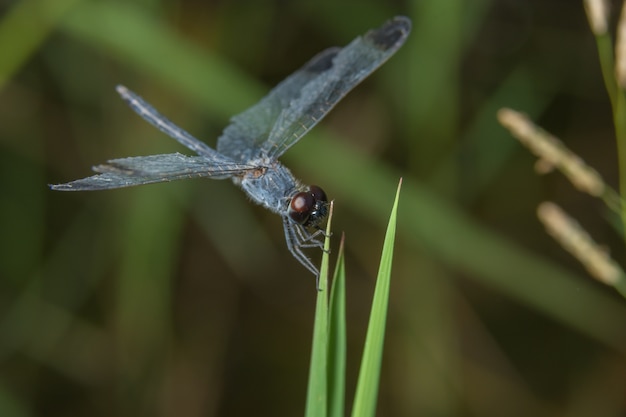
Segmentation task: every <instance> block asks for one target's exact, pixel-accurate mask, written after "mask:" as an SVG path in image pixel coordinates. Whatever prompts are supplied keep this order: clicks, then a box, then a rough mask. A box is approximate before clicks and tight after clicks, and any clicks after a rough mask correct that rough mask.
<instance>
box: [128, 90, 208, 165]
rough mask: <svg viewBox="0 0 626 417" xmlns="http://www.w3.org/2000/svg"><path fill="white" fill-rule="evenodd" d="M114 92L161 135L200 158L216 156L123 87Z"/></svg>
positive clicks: (201, 143) (206, 146) (202, 143)
mask: <svg viewBox="0 0 626 417" xmlns="http://www.w3.org/2000/svg"><path fill="white" fill-rule="evenodd" d="M116 90H117V92H118V93H119V95H120V96H121V97H122V98H123V99H124V101H125V102H126V103H127V104H128V106H129V107H130V108H131V109H133V111H134V112H135V113H137V114H138V115H139V116H141V117H142V118H143V119H144V120H145V121H147V122H148V123H150V124H151V125H152V126H154V127H156V128H157V129H159V130H160V131H162V132H163V133H165V134H167V135H168V136H170V137H171V138H173V139H176V140H177V141H178V142H179V143H180V144H181V145H183V146H186V147H187V148H189V149H191V150H192V151H194V152H195V153H197V154H198V155H201V156H205V157H209V158H214V157H216V156H217V155H218V153H217V152H216V151H215V150H214V149H213V148H211V147H210V146H209V145H207V144H206V143H204V142H202V141H200V140H198V139H196V138H194V137H193V136H192V135H190V134H189V133H187V132H186V131H185V130H184V129H181V128H180V127H178V126H176V125H175V124H174V123H172V122H171V121H169V120H168V119H167V118H166V117H164V116H163V115H162V114H160V113H159V112H158V111H157V110H156V109H155V108H154V107H152V106H151V105H150V104H148V103H147V102H146V101H145V100H144V99H142V98H141V97H139V96H138V95H137V94H135V93H133V92H132V91H130V90H129V89H128V88H126V87H124V86H123V85H118V86H117V87H116Z"/></svg>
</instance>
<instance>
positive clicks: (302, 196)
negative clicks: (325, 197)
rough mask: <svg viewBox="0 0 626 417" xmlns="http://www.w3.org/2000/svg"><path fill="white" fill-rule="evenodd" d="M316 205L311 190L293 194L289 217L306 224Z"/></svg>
mask: <svg viewBox="0 0 626 417" xmlns="http://www.w3.org/2000/svg"><path fill="white" fill-rule="evenodd" d="M314 207H315V197H314V196H313V194H312V193H311V192H300V193H298V194H296V195H295V196H293V198H292V199H291V203H290V204H289V217H290V218H291V220H293V221H295V222H296V223H300V224H304V223H306V221H307V220H308V219H309V214H310V213H311V210H312V209H313V208H314Z"/></svg>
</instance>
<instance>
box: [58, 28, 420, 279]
mask: <svg viewBox="0 0 626 417" xmlns="http://www.w3.org/2000/svg"><path fill="white" fill-rule="evenodd" d="M410 31H411V20H410V19H409V18H407V17H404V16H397V17H394V18H392V19H390V20H388V21H386V22H385V23H384V24H383V25H382V26H380V27H379V28H377V29H372V30H370V31H368V32H367V33H365V34H364V35H363V36H359V37H357V38H356V39H354V40H353V41H352V42H351V43H350V44H348V45H347V46H345V47H343V48H339V47H332V48H328V49H326V50H324V51H322V52H320V53H319V54H317V55H315V56H314V57H313V58H312V59H311V60H309V61H308V62H307V63H306V64H304V66H302V67H301V68H300V69H299V70H297V71H296V72H294V73H293V74H291V75H290V76H289V77H287V78H286V79H285V80H283V81H282V82H281V83H280V84H278V85H277V86H276V87H275V88H274V89H272V90H271V91H270V92H269V94H268V95H267V96H265V97H264V98H263V99H261V101H260V102H258V103H257V104H256V105H254V106H252V107H251V108H249V109H248V110H246V111H244V112H243V113H241V114H238V115H236V116H234V117H232V118H231V121H230V124H229V125H228V126H227V127H226V128H225V129H224V131H223V132H222V134H221V136H220V137H219V138H218V139H217V146H216V148H215V149H213V148H211V147H210V146H208V145H207V144H206V143H204V142H202V141H200V140H198V139H196V138H195V137H193V136H192V135H190V134H189V133H187V132H186V131H185V130H183V129H182V128H180V127H178V126H177V125H175V124H174V123H172V122H171V121H169V120H168V119H166V118H165V117H164V116H162V115H161V114H159V113H158V112H157V110H156V109H154V108H153V107H152V106H151V105H150V104H148V103H147V102H146V101H144V100H143V99H142V98H141V97H140V96H138V95H137V94H135V93H133V92H132V91H130V90H129V89H128V88H126V87H124V86H122V85H118V86H117V87H116V89H117V92H118V93H119V95H120V96H121V97H122V99H123V100H124V101H126V103H127V104H128V105H129V107H130V108H131V109H132V110H134V111H135V112H136V113H137V114H138V115H139V116H141V117H142V118H143V119H145V120H146V121H147V122H148V123H150V124H152V125H153V126H154V127H156V128H157V129H159V130H161V131H162V132H163V133H165V134H166V135H168V136H170V137H172V138H173V139H175V140H177V141H178V142H179V143H180V144H182V145H183V146H185V147H187V148H188V149H189V150H190V151H192V152H194V153H195V154H196V155H194V156H188V155H183V154H180V153H169V154H161V155H149V156H133V157H127V158H119V159H112V160H109V161H107V162H106V163H104V164H101V165H96V166H94V167H93V168H92V169H93V171H94V172H96V173H97V174H96V175H92V176H90V177H87V178H83V179H78V180H75V181H71V182H67V183H64V184H54V185H50V188H51V189H53V190H57V191H93V190H107V189H115V188H123V187H131V186H136V185H143V184H151V183H158V182H165V181H172V180H179V179H186V178H198V177H202V178H211V179H231V180H232V181H233V182H234V184H235V185H237V186H239V187H240V188H241V189H242V190H243V191H244V192H245V193H246V194H247V195H248V197H249V198H250V199H251V200H252V201H253V202H255V203H257V204H259V205H261V206H263V207H265V208H267V209H269V210H270V211H272V212H274V213H276V214H278V215H280V217H281V218H282V223H283V229H284V233H285V239H286V241H287V248H288V249H289V251H290V252H291V254H292V255H293V256H294V257H295V259H297V260H298V261H299V262H300V263H301V264H302V265H303V266H304V267H305V268H306V269H308V270H309V271H310V272H311V273H313V274H314V275H315V276H316V278H318V277H319V269H318V268H317V267H316V265H315V264H314V263H313V261H312V260H311V259H310V258H309V257H308V256H307V255H306V253H305V251H304V250H305V249H307V248H320V249H322V250H323V248H324V246H323V242H322V241H321V239H320V237H321V236H323V235H324V234H325V232H324V231H323V229H322V228H321V225H322V224H323V223H324V220H325V219H326V217H327V215H328V211H329V202H328V198H327V196H326V193H325V192H324V191H323V190H322V188H321V187H319V186H316V185H305V184H303V183H302V182H301V181H299V180H298V179H296V178H295V177H294V176H293V174H292V173H291V171H290V170H289V169H288V168H287V167H285V166H284V165H282V164H281V163H280V162H279V161H278V158H279V157H280V156H281V155H282V154H283V153H285V151H287V149H289V148H290V147H291V146H292V145H294V144H295V143H296V142H298V141H299V140H300V139H301V138H302V137H303V136H304V135H305V134H306V133H307V132H308V131H309V130H311V129H312V128H313V127H314V126H315V125H317V124H318V123H319V121H320V120H322V119H323V118H324V116H326V114H328V112H329V111H330V110H331V109H332V108H333V107H334V106H335V105H336V104H337V103H338V102H339V101H340V100H341V99H342V98H343V97H344V96H345V95H346V94H347V93H348V92H349V91H350V90H352V89H353V88H354V87H355V86H356V85H357V84H359V83H360V82H361V81H363V79H365V78H366V77H367V76H369V75H370V74H371V73H372V72H373V71H374V70H376V69H377V68H378V67H379V66H381V65H382V64H383V63H384V62H385V61H387V60H388V59H389V58H390V57H391V56H392V55H393V54H395V53H396V51H397V50H398V49H399V48H400V47H401V46H402V45H403V44H404V42H405V41H406V39H407V37H408V35H409V33H410Z"/></svg>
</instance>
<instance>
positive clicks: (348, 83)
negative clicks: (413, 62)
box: [261, 16, 411, 158]
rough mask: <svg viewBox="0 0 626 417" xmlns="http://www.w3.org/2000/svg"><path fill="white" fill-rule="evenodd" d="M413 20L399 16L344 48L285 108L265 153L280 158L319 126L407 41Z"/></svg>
mask: <svg viewBox="0 0 626 417" xmlns="http://www.w3.org/2000/svg"><path fill="white" fill-rule="evenodd" d="M410 31H411V21H410V20H409V19H408V18H406V17H402V16H400V17H396V18H394V19H391V20H389V21H387V22H386V23H385V24H383V25H382V26H381V27H379V28H378V29H374V30H371V31H369V32H367V33H366V34H365V35H364V36H362V37H358V38H356V39H355V40H354V41H352V42H351V43H350V44H349V45H347V46H346V47H344V48H343V49H341V50H340V51H339V52H338V53H337V54H336V56H334V57H333V59H332V63H331V65H329V66H328V68H327V69H326V70H324V71H322V72H320V73H319V74H318V76H317V77H314V78H313V79H311V80H310V81H309V82H308V83H306V84H304V85H303V86H302V89H301V90H300V92H299V93H298V94H297V96H295V97H293V98H292V100H290V102H289V105H288V106H287V107H286V108H284V109H283V110H282V111H281V112H280V114H279V115H278V118H277V119H276V122H275V124H274V126H273V127H272V130H271V131H270V132H269V136H268V137H267V140H266V141H265V142H263V143H262V145H261V150H262V154H265V155H269V156H271V157H274V158H278V157H279V156H280V155H282V154H283V153H284V152H285V151H286V150H287V149H289V147H291V146H292V145H293V144H294V143H296V142H297V141H298V140H300V138H301V137H302V136H304V134H306V133H307V132H308V131H309V130H311V128H313V126H315V125H316V124H317V123H318V122H319V121H320V120H321V119H322V118H323V117H324V116H326V114H327V113H328V112H329V111H330V110H331V109H332V108H333V107H334V106H335V105H336V104H337V103H338V102H339V101H340V100H341V99H342V98H343V97H344V96H345V95H346V94H347V93H348V92H349V91H350V90H352V89H353V88H354V87H355V86H356V85H357V84H359V83H360V82H361V81H362V80H363V79H365V78H366V77H367V76H369V75H370V74H371V73H372V72H373V71H374V70H376V69H377V68H378V67H379V66H381V65H382V64H383V63H384V62H385V61H387V60H388V59H389V58H390V57H391V56H392V55H393V54H394V53H395V52H396V51H397V50H398V49H399V48H400V47H401V46H402V45H403V44H404V42H405V41H406V39H407V36H408V35H409V32H410Z"/></svg>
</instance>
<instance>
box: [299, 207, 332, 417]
mask: <svg viewBox="0 0 626 417" xmlns="http://www.w3.org/2000/svg"><path fill="white" fill-rule="evenodd" d="M332 217H333V203H332V202H331V203H330V212H329V215H328V223H327V225H326V239H325V240H324V254H323V256H322V265H321V267H320V276H319V281H318V283H317V288H318V291H317V303H316V305H315V322H314V324H313V347H312V348H311V366H310V368H309V385H308V388H307V396H306V409H305V416H306V417H324V416H326V402H327V381H328V379H327V349H328V295H327V293H326V288H327V286H328V261H329V251H330V225H331V222H332Z"/></svg>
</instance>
